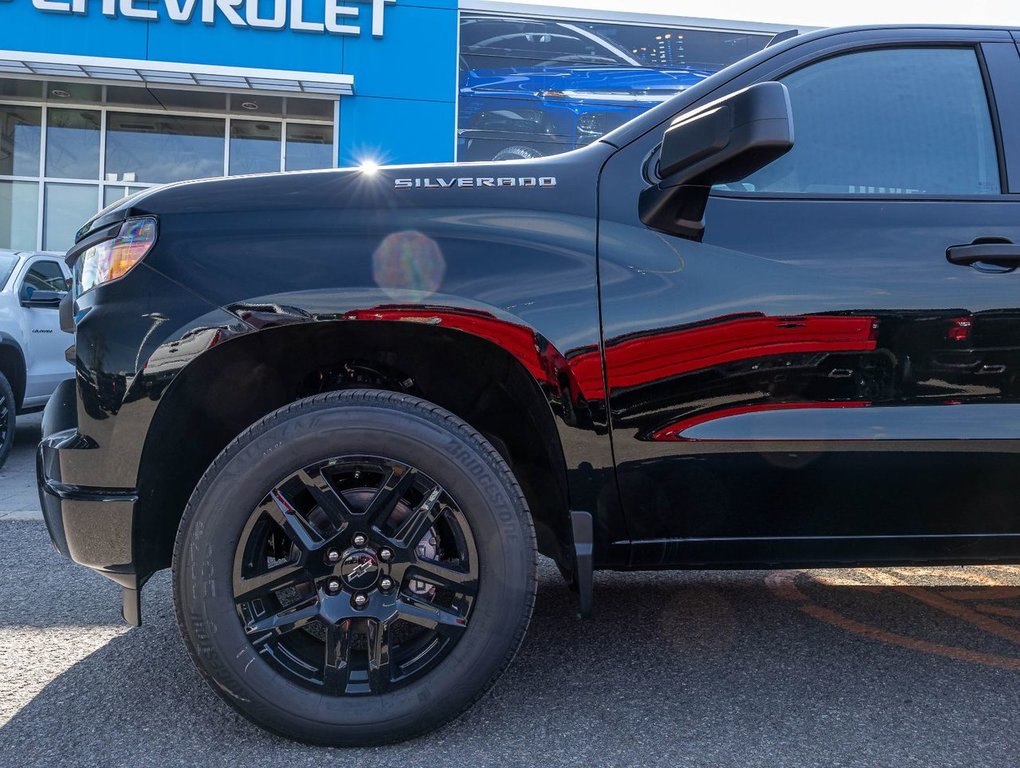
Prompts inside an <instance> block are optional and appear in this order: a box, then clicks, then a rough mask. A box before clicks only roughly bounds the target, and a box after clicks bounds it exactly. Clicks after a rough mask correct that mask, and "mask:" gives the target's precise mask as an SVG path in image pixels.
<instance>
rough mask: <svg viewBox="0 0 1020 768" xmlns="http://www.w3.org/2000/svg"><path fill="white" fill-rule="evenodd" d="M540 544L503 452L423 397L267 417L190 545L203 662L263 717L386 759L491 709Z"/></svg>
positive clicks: (205, 493)
mask: <svg viewBox="0 0 1020 768" xmlns="http://www.w3.org/2000/svg"><path fill="white" fill-rule="evenodd" d="M535 549H536V546H535V532H534V527H533V525H532V521H531V517H530V514H529V512H528V508H527V503H526V502H525V500H524V496H523V494H522V492H521V489H520V486H519V485H518V484H517V482H516V480H515V479H514V476H513V473H512V472H511V470H510V468H509V467H508V466H507V464H506V462H505V461H504V460H503V458H502V457H501V455H500V454H499V452H498V451H497V450H496V449H495V448H494V447H493V446H492V444H491V443H489V442H488V441H487V440H485V438H483V437H482V436H481V435H480V434H479V433H478V432H477V431H475V430H474V429H473V428H472V427H470V426H469V425H468V424H466V423H465V422H463V421H462V420H460V419H459V418H457V417H456V416H454V415H453V414H451V413H449V412H448V411H445V410H443V409H442V408H440V407H438V406H436V405H433V404H432V403H428V402H426V401H424V400H421V399H419V398H416V397H412V396H410V395H406V394H403V393H396V392H385V391H381V390H371V389H356V390H345V391H341V392H332V393H327V394H322V395H316V396H314V397H310V398H306V399H304V400H299V401H297V402H295V403H292V404H291V405H288V406H286V407H284V408H281V409H280V410H278V411H276V412H274V413H271V414H269V415H268V416H266V417H265V418H263V419H262V420H260V421H259V422H256V423H255V424H254V425H252V426H251V427H250V428H249V429H247V430H246V431H245V432H244V433H242V434H241V435H239V436H238V437H237V438H235V440H234V441H233V442H232V443H231V444H230V445H228V446H227V447H226V448H225V449H224V450H223V452H222V453H221V454H220V455H219V457H217V459H216V460H215V461H214V462H213V463H212V465H211V466H210V467H209V469H208V470H207V471H206V473H205V475H204V476H203V478H202V479H201V480H200V481H199V483H198V485H197V487H196V488H195V491H194V492H193V494H192V497H191V500H190V501H189V502H188V506H187V509H186V510H185V512H184V516H183V518H182V520H181V524H180V527H179V529H178V534H177V542H176V545H175V548H174V561H173V572H174V602H175V607H176V609H177V618H178V623H179V624H180V627H181V632H182V635H183V636H184V639H185V643H186V645H187V647H188V650H189V653H190V654H191V657H192V659H193V660H194V661H195V663H196V665H197V666H198V667H199V670H200V671H201V672H202V674H203V675H204V676H205V678H206V679H207V680H208V681H209V682H210V684H211V685H212V687H213V689H214V690H215V691H216V692H217V693H218V694H219V695H220V696H221V697H223V699H224V700H226V701H227V702H228V703H229V704H230V705H231V706H233V707H235V708H236V709H237V710H239V711H240V712H241V713H242V714H244V715H245V716H246V717H248V718H249V719H250V720H252V721H254V722H255V723H257V724H259V725H261V726H262V727H264V728H267V729H269V730H272V731H274V732H276V733H280V734H282V735H284V736H287V737H289V738H293V739H298V740H301V741H306V742H310V743H317V744H330V745H338V746H367V745H373V744H381V743H389V742H393V741H399V740H402V739H406V738H410V737H412V736H417V735H419V734H421V733H424V732H426V731H429V730H432V729H434V728H437V727H439V726H441V725H443V724H444V723H446V722H448V721H449V720H451V719H453V718H455V717H457V716H458V715H459V714H461V713H462V712H464V711H465V710H466V709H467V708H468V707H470V706H471V705H472V704H473V703H474V702H475V701H476V700H477V699H478V698H479V697H481V696H482V695H483V694H484V693H485V692H486V691H487V690H488V689H489V688H490V687H491V686H492V685H493V683H494V682H495V681H496V679H497V678H498V677H499V675H500V674H501V673H502V672H503V670H504V669H505V668H506V667H507V666H508V665H509V663H510V661H511V660H512V659H513V656H514V654H515V653H516V651H517V649H518V648H519V647H520V644H521V641H522V640H523V638H524V633H525V631H526V630H527V625H528V621H529V619H530V617H531V610H532V606H533V605H534V599H535Z"/></svg>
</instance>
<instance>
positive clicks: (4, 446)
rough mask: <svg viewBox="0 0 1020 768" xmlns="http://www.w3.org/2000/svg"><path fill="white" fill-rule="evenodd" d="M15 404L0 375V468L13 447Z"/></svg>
mask: <svg viewBox="0 0 1020 768" xmlns="http://www.w3.org/2000/svg"><path fill="white" fill-rule="evenodd" d="M16 413H17V404H16V403H15V402H14V390H13V389H12V388H11V383H10V382H9V381H8V380H7V377H6V376H4V375H3V374H2V373H0V467H2V466H3V465H4V462H6V461H7V457H8V456H9V455H10V453H11V448H12V447H13V446H14V427H15V425H16V421H17V415H16Z"/></svg>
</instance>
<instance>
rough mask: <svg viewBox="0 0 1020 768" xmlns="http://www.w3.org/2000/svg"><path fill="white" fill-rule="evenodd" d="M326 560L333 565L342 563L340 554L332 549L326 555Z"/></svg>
mask: <svg viewBox="0 0 1020 768" xmlns="http://www.w3.org/2000/svg"><path fill="white" fill-rule="evenodd" d="M326 560H327V561H329V562H331V563H338V562H340V553H339V552H337V551H336V550H335V549H331V550H329V552H327V553H326Z"/></svg>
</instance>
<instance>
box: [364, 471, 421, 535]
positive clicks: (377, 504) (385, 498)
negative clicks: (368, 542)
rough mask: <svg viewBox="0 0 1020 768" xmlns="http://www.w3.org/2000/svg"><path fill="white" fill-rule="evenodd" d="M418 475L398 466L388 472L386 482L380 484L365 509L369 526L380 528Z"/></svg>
mask: <svg viewBox="0 0 1020 768" xmlns="http://www.w3.org/2000/svg"><path fill="white" fill-rule="evenodd" d="M417 476H418V473H417V471H415V470H414V469H411V468H410V467H404V466H402V465H398V466H397V467H395V468H394V469H393V470H391V471H390V474H389V476H388V477H387V478H386V482H384V483H383V484H382V487H380V488H379V490H378V492H377V493H376V494H375V497H374V498H373V499H372V501H370V502H369V503H368V506H367V507H366V508H365V518H366V519H367V521H368V523H369V525H373V526H375V527H376V528H381V527H382V525H383V523H385V522H386V521H387V520H389V519H390V515H392V514H393V510H394V509H396V508H397V504H398V503H399V502H400V499H401V498H403V496H404V494H405V493H407V492H408V491H409V490H411V486H412V485H414V481H415V479H416V478H417Z"/></svg>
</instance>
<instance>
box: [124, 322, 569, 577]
mask: <svg viewBox="0 0 1020 768" xmlns="http://www.w3.org/2000/svg"><path fill="white" fill-rule="evenodd" d="M351 387H374V388H379V389H388V390H394V391H404V392H408V393H409V394H414V395H416V396H418V397H421V398H423V399H426V400H429V401H430V402H433V403H435V404H437V405H439V406H442V407H443V408H446V409H447V410H449V411H451V412H452V413H454V414H456V415H457V416H460V417H461V418H462V419H464V420H465V421H466V422H468V423H469V424H471V426H473V427H474V428H475V429H477V430H478V431H479V432H481V433H482V434H484V435H485V436H486V437H487V438H488V439H489V440H490V442H492V444H493V445H494V446H495V447H496V449H497V450H498V451H499V452H500V453H501V454H502V455H503V457H504V458H506V459H507V462H508V464H509V465H510V467H511V468H512V469H513V471H514V474H515V475H516V477H517V480H518V482H520V484H521V487H522V489H523V491H524V495H525V498H527V500H528V505H529V507H530V509H531V513H532V517H533V518H534V522H535V527H536V532H537V533H538V540H539V549H540V551H541V552H542V553H543V554H546V555H549V556H550V557H553V558H554V559H555V560H557V562H560V563H561V564H567V563H566V561H565V559H564V558H565V557H566V555H565V552H567V551H569V550H568V549H567V546H568V543H569V541H570V538H569V528H568V527H569V517H568V511H567V508H568V500H567V499H568V497H567V485H566V464H565V461H564V458H563V453H562V448H561V445H560V441H559V435H558V433H557V431H556V426H555V423H554V421H553V415H552V411H551V410H550V408H549V405H548V401H547V400H546V398H545V396H544V394H543V393H542V391H541V389H540V388H539V386H538V384H537V382H536V381H535V379H534V378H533V377H532V376H531V375H530V374H529V373H528V372H527V371H526V370H525V368H524V366H523V365H521V363H520V362H519V361H517V360H516V359H515V358H514V357H513V356H511V355H510V353H508V352H507V351H506V350H504V349H502V348H501V347H499V346H497V345H496V344H494V343H492V342H489V341H487V340H484V339H480V338H478V337H475V336H472V335H470V334H467V333H464V332H461V331H456V330H451V329H446V328H436V327H433V326H425V325H421V324H417V323H401V322H391V321H370V320H365V321H361V320H359V321H341V322H334V323H322V324H314V325H307V324H302V325H299V326H287V327H281V328H273V329H267V330H263V331H259V332H256V333H251V334H249V335H247V336H242V337H239V338H236V339H233V340H231V341H228V342H225V343H223V344H221V345H220V346H218V347H215V348H213V349H211V350H209V351H208V352H206V353H205V354H203V355H202V356H201V357H199V358H198V359H197V360H195V361H194V362H192V363H191V364H190V365H189V366H188V367H187V368H185V369H184V370H183V371H182V372H181V373H180V374H179V375H178V377H177V378H176V379H175V380H174V382H173V383H172V384H171V386H170V387H169V389H168V390H167V391H166V393H165V394H164V396H163V399H162V402H161V403H160V405H159V408H158V409H157V412H156V415H155V417H154V418H153V421H152V424H151V425H150V428H149V431H148V435H147V437H146V442H145V447H144V450H143V453H142V461H141V466H140V467H139V473H138V490H139V500H138V509H137V516H136V521H137V524H136V529H135V530H136V533H135V550H136V552H135V557H136V563H137V564H138V566H139V570H140V574H139V575H140V576H142V578H145V577H147V576H148V574H150V573H152V572H154V571H156V570H159V569H160V568H165V567H167V566H168V565H169V564H170V558H171V554H172V549H173V541H174V537H175V535H176V531H177V527H178V524H179V522H180V518H181V515H182V514H183V511H184V507H185V505H186V504H187V501H188V498H189V497H190V495H191V492H192V490H193V489H194V488H195V486H196V485H197V484H198V481H199V479H200V478H201V476H202V474H203V473H204V472H205V470H206V468H207V467H208V466H209V465H210V464H211V463H212V461H213V459H215V457H216V456H217V455H218V454H219V453H220V452H221V451H222V450H223V449H224V448H225V447H226V446H227V444H228V443H229V442H230V441H231V440H232V439H233V438H234V437H236V436H237V435H238V434H240V433H241V432H242V431H243V430H244V429H246V428H247V427H248V426H250V425H251V424H253V423H254V422H256V421H258V420H259V419H260V418H262V417H263V416H265V415H266V414H268V413H270V412H272V411H274V410H276V409H277V408H279V407H281V406H284V405H286V404H288V403H290V402H293V401H295V400H297V399H300V398H302V397H306V396H309V395H313V394H316V393H319V392H326V391H331V390H337V389H344V388H351ZM568 567H569V565H568Z"/></svg>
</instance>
